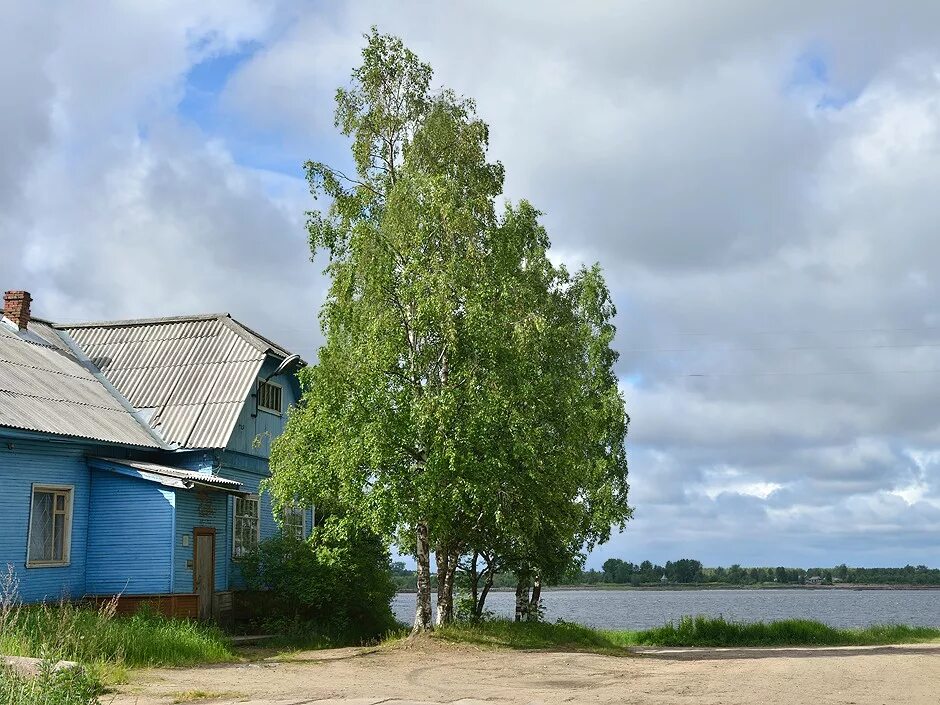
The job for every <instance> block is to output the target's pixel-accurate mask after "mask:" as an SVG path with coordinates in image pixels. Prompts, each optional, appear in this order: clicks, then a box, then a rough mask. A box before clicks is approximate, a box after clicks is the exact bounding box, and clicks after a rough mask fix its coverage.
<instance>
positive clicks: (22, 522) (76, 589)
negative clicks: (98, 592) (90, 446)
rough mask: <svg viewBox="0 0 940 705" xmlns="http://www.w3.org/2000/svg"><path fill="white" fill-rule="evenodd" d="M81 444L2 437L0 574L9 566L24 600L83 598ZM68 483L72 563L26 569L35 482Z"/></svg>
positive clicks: (85, 481)
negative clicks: (14, 574) (70, 509)
mask: <svg viewBox="0 0 940 705" xmlns="http://www.w3.org/2000/svg"><path fill="white" fill-rule="evenodd" d="M86 448H87V447H83V446H82V445H81V444H79V443H68V442H64V443H60V442H56V441H49V440H46V439H42V440H38V441H36V440H27V439H23V438H20V437H15V436H5V435H2V434H0V490H2V491H0V517H3V528H2V531H0V570H2V571H3V572H6V566H7V565H8V564H9V565H11V566H13V569H14V570H15V571H16V575H17V577H18V578H19V582H20V596H21V597H22V599H24V600H26V601H38V600H43V599H48V600H56V599H58V598H60V597H81V596H82V595H84V594H85V545H86V541H87V536H88V498H89V485H90V481H89V472H88V467H87V466H86V465H85V458H84V453H85V451H86ZM34 483H36V484H56V485H71V486H73V487H74V491H73V495H72V526H71V550H70V553H69V556H70V563H69V565H67V566H61V567H49V568H27V567H26V541H27V535H28V533H29V514H30V505H31V503H32V486H33V484H34Z"/></svg>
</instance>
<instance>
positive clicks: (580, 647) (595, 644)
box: [437, 617, 940, 652]
mask: <svg viewBox="0 0 940 705" xmlns="http://www.w3.org/2000/svg"><path fill="white" fill-rule="evenodd" d="M437 634H438V636H440V637H441V638H444V639H447V640H449V641H456V642H465V643H474V644H489V645H492V646H505V647H509V648H516V649H565V650H572V651H597V652H616V651H621V650H623V649H624V648H625V647H628V646H662V647H670V646H671V647H680V646H684V647H690V646H712V647H722V646H723V647H756V646H873V645H884V644H911V643H923V642H930V641H940V629H935V628H929V627H908V626H904V625H876V626H871V627H867V628H864V629H837V628H835V627H829V626H827V625H825V624H822V623H820V622H814V621H811V620H804V619H787V620H782V621H777V622H768V623H762V622H757V623H753V624H743V623H739V622H730V621H727V620H725V619H723V618H720V617H718V618H712V617H685V618H683V619H681V620H680V621H679V622H673V623H669V624H666V625H664V626H662V627H657V628H655V629H645V630H642V631H618V630H609V629H592V628H590V627H584V626H581V625H579V624H571V623H567V622H558V623H555V624H548V623H544V622H521V623H516V622H511V621H509V620H490V621H484V622H480V623H476V624H464V623H461V624H454V625H451V626H448V627H443V628H441V629H439V630H438V632H437Z"/></svg>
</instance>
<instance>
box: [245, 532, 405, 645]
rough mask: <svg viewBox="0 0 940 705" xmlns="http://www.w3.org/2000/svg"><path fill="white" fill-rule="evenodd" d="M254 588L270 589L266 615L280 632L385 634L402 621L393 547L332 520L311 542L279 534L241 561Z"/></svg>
mask: <svg viewBox="0 0 940 705" xmlns="http://www.w3.org/2000/svg"><path fill="white" fill-rule="evenodd" d="M242 574H243V575H244V577H245V580H246V581H247V583H248V585H249V586H250V587H251V588H252V589H254V590H266V591H268V592H267V593H266V599H265V603H266V606H267V609H266V617H267V619H268V620H269V623H271V621H272V620H274V621H276V622H277V626H278V628H279V631H291V630H296V629H297V628H298V626H300V625H302V626H301V628H302V629H303V630H310V631H314V632H317V633H318V634H321V635H324V634H327V635H332V636H334V637H336V638H343V639H345V640H359V641H361V640H366V639H373V638H375V637H378V636H381V635H382V634H384V633H386V632H388V631H389V630H391V629H394V628H395V627H396V626H397V624H396V622H395V618H394V616H393V615H392V610H391V606H390V605H391V601H392V598H393V597H394V596H395V584H394V583H393V582H392V577H391V571H390V561H389V553H388V549H387V548H386V547H385V544H383V543H382V541H381V540H380V539H379V538H378V537H377V536H376V535H375V534H373V533H371V532H369V531H367V530H364V529H362V528H359V527H356V526H354V525H352V524H350V523H348V522H341V521H330V522H328V523H327V525H325V526H321V527H317V528H316V529H314V532H313V535H312V536H311V537H310V538H309V539H308V540H307V541H299V540H297V539H296V538H293V537H289V536H285V535H283V534H279V535H277V536H275V537H273V538H271V539H268V540H266V541H262V542H261V543H260V545H259V546H258V548H257V549H255V550H254V551H252V552H251V553H250V554H249V555H248V556H247V557H246V558H245V560H244V562H243V564H242Z"/></svg>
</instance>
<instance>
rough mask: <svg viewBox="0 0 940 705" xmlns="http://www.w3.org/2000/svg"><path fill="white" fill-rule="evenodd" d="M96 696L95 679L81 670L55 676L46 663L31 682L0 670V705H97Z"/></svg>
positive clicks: (64, 672)
mask: <svg viewBox="0 0 940 705" xmlns="http://www.w3.org/2000/svg"><path fill="white" fill-rule="evenodd" d="M100 692H101V685H100V683H99V681H98V679H97V678H96V677H95V676H94V675H93V674H90V673H88V672H86V671H84V670H82V669H79V670H71V671H63V672H59V673H56V672H54V671H53V670H52V668H51V663H48V662H47V663H45V664H44V665H43V669H42V671H41V672H40V673H39V675H38V676H36V677H33V678H26V677H23V676H19V675H17V674H16V673H14V672H13V671H11V670H8V669H0V705H98V702H99V701H98V694H99V693H100Z"/></svg>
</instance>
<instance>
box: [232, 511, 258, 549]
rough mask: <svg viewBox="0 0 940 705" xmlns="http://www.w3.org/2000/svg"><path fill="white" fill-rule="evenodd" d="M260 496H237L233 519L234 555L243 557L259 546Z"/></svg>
mask: <svg viewBox="0 0 940 705" xmlns="http://www.w3.org/2000/svg"><path fill="white" fill-rule="evenodd" d="M258 517H259V512H258V497H257V496H255V497H236V498H235V513H234V518H233V520H232V556H233V557H234V558H241V557H242V556H245V555H247V553H248V552H249V551H251V550H252V549H254V548H257V546H258V541H259V539H260V538H261V522H260V521H259V520H258Z"/></svg>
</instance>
